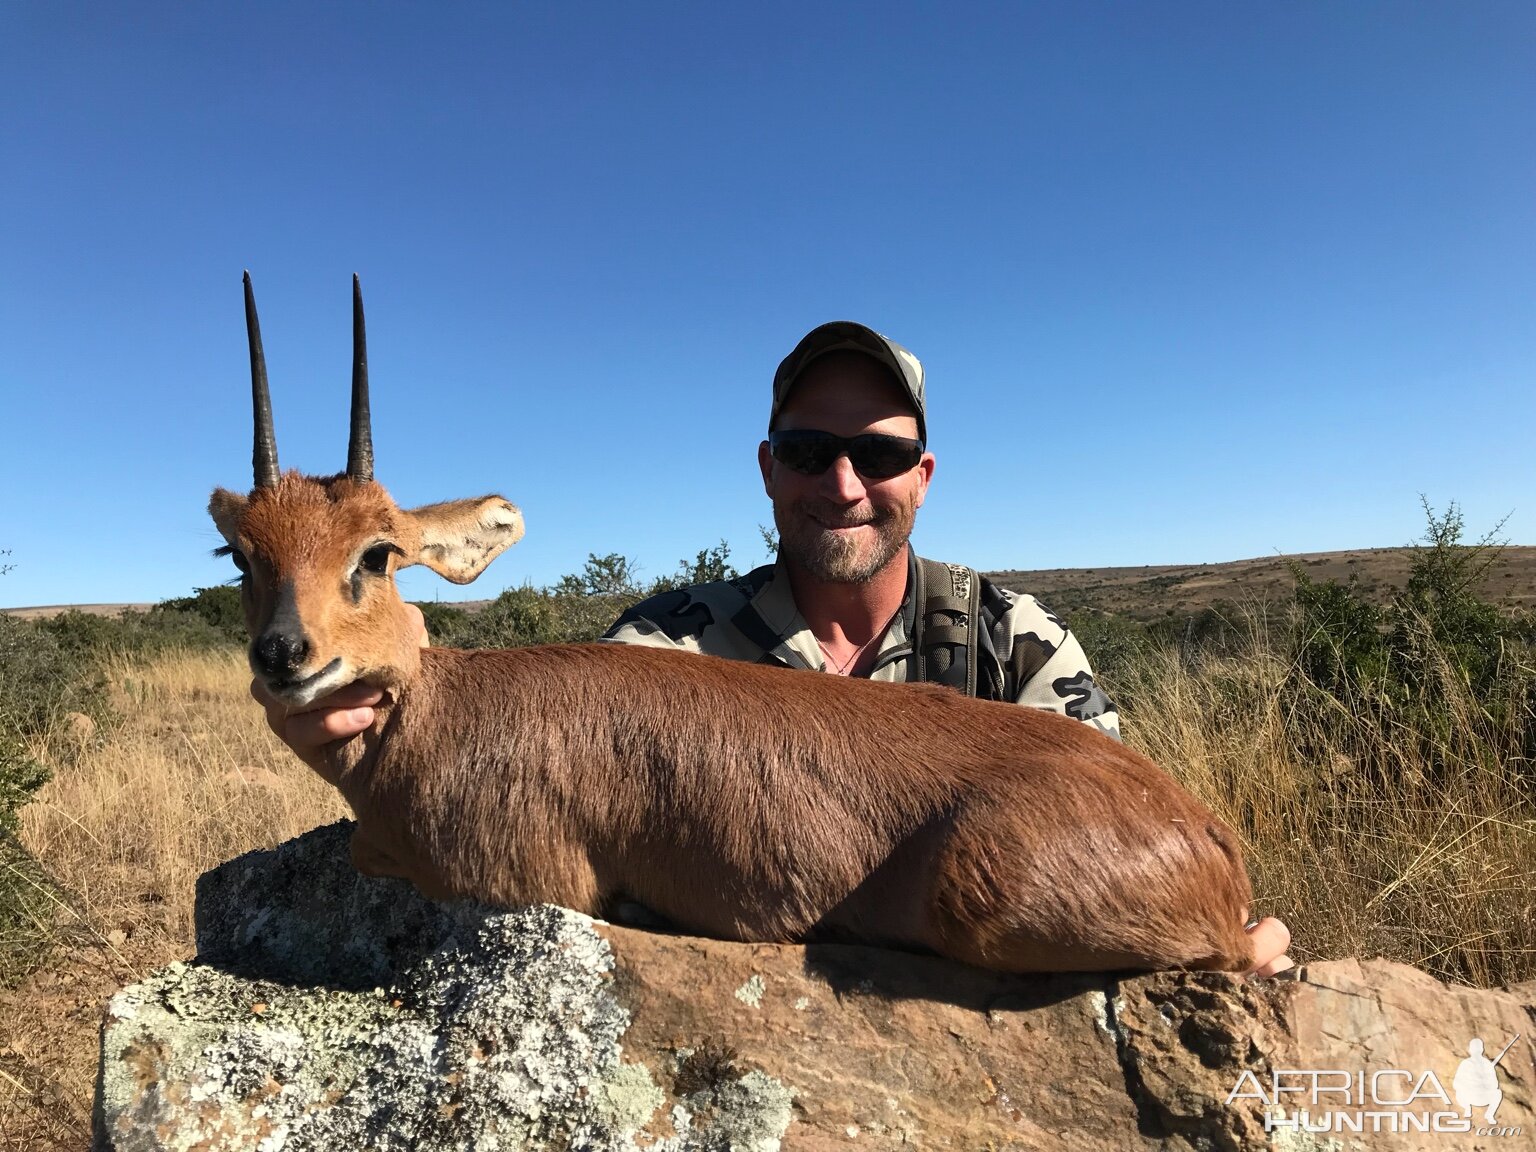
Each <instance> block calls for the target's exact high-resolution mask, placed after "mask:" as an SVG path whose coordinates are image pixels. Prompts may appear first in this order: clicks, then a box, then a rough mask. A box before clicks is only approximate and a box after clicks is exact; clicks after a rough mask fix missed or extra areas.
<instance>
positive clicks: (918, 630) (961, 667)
mask: <svg viewBox="0 0 1536 1152" xmlns="http://www.w3.org/2000/svg"><path fill="white" fill-rule="evenodd" d="M913 600H914V602H915V604H916V607H917V618H916V622H915V628H914V635H913V637H912V653H913V656H914V657H915V658H916V662H917V668H916V672H917V676H916V679H918V680H926V681H929V682H930V683H934V684H946V685H948V686H949V687H951V688H957V689H959V690H960V691H961V692H964V693H965V694H966V695H967V696H975V695H976V675H977V669H978V665H979V662H980V661H979V656H978V647H979V634H980V631H981V576H980V574H979V573H978V572H976V571H975V570H974V569H972V568H967V567H965V566H964V565H963V564H941V563H939V562H938V561H937V560H925V559H923V558H922V557H921V556H919V557H917V568H916V577H915V580H914V586H913Z"/></svg>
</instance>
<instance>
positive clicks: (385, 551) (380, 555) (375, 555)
mask: <svg viewBox="0 0 1536 1152" xmlns="http://www.w3.org/2000/svg"><path fill="white" fill-rule="evenodd" d="M394 550H395V549H394V546H393V545H390V544H375V545H374V546H373V547H372V548H370V549H368V551H366V552H364V553H363V558H362V560H361V561H360V562H359V564H358V567H359V568H361V569H362V570H363V571H364V572H371V573H373V574H374V575H375V576H383V575H385V574H386V573H387V572H388V571H389V554H390V553H391V552H393V551H394Z"/></svg>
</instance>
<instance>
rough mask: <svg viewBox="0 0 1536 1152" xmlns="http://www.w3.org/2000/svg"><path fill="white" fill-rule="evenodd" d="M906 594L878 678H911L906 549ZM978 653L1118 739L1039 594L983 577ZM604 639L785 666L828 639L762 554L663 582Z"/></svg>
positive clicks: (996, 674)
mask: <svg viewBox="0 0 1536 1152" xmlns="http://www.w3.org/2000/svg"><path fill="white" fill-rule="evenodd" d="M908 556H909V559H908V562H907V564H908V571H907V598H906V601H905V602H904V603H903V604H902V606H901V611H900V612H898V613H897V614H896V616H895V618H894V619H893V620H892V621H891V624H890V627H889V628H887V629H886V632H885V635H884V636H883V637H881V639H880V642H879V647H878V649H877V652H876V657H875V663H874V666H873V668H872V669H871V670H870V673H869V679H871V680H893V681H907V680H911V679H913V678H914V672H915V668H916V663H917V661H916V659H915V657H914V655H913V651H912V642H911V637H912V634H913V630H914V627H915V625H916V622H917V608H916V605H915V604H914V601H913V596H912V588H913V586H914V577H915V567H916V559H915V556H914V555H913V554H912V553H911V551H910V550H909V551H908ZM981 616H982V623H983V628H982V631H981V633H980V636H979V652H978V656H979V659H980V661H981V665H982V669H981V670H983V671H987V672H988V674H989V675H990V676H991V678H992V679H993V680H994V682H995V683H997V684H1000V685H1002V694H1003V698H1004V699H1008V700H1013V701H1015V702H1016V703H1019V704H1022V705H1024V706H1025V707H1028V708H1043V709H1045V710H1046V711H1048V712H1059V713H1061V714H1062V715H1063V716H1069V717H1071V718H1072V719H1074V720H1081V721H1083V722H1084V723H1086V724H1091V725H1092V726H1093V727H1095V728H1097V729H1098V730H1099V731H1101V732H1104V733H1106V734H1108V735H1110V736H1113V737H1115V738H1116V739H1119V737H1120V717H1119V715H1118V714H1117V713H1116V712H1115V705H1114V703H1113V702H1112V701H1111V700H1110V699H1109V697H1108V696H1106V695H1105V694H1104V691H1103V689H1101V688H1100V687H1099V686H1098V685H1097V684H1096V683H1095V682H1094V679H1093V671H1092V669H1090V668H1089V667H1088V657H1087V655H1086V654H1085V653H1084V652H1083V648H1082V645H1081V644H1079V643H1078V642H1077V637H1076V636H1074V635H1072V633H1071V632H1070V631H1069V630H1068V629H1067V626H1066V625H1065V624H1064V623H1062V621H1061V620H1060V619H1058V618H1057V617H1056V616H1054V615H1053V614H1052V613H1051V612H1050V610H1049V609H1047V608H1046V607H1045V606H1044V605H1042V604H1041V603H1040V602H1039V601H1038V600H1036V599H1035V598H1034V597H1033V596H1026V595H1022V594H1020V593H1015V592H1010V591H1008V590H1007V589H1006V588H999V587H997V586H996V585H995V584H993V583H992V582H991V581H989V580H985V579H984V580H982V588H981ZM603 639H604V640H607V641H612V642H615V643H621V644H647V645H650V646H652V647H655V648H681V649H683V650H684V651H688V652H703V653H706V654H708V655H711V656H723V657H725V658H726V659H728V660H749V661H752V662H754V663H757V664H777V665H780V666H782V667H786V668H805V669H810V670H812V671H817V672H824V671H826V663H825V660H824V659H823V656H822V652H821V646H820V645H819V644H818V643H817V642H816V637H815V636H814V635H813V634H812V632H811V630H810V627H809V626H808V625H807V624H806V622H805V620H804V619H803V618H802V617H801V615H800V611H799V609H798V608H796V607H795V601H794V597H793V595H792V593H791V591H790V586H789V579H788V577H786V576H785V575H784V574H783V573H782V572H781V571H780V570H779V568H778V567H777V566H776V565H773V564H765V565H764V566H763V567H761V568H755V569H753V570H752V571H751V572H748V573H747V574H746V575H745V576H739V577H737V578H736V579H735V580H717V581H715V582H714V583H710V584H695V585H693V586H692V587H690V588H679V589H676V590H674V591H671V592H662V593H660V594H658V595H656V596H652V597H650V598H649V599H647V600H643V601H641V602H640V603H639V604H636V605H635V606H634V607H633V608H631V609H630V610H629V611H627V612H625V613H624V615H622V616H620V617H619V619H618V620H617V621H616V622H615V623H614V625H613V627H611V628H609V629H608V631H607V632H606V633H605V634H604V636H603Z"/></svg>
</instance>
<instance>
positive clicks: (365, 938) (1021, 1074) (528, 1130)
mask: <svg viewBox="0 0 1536 1152" xmlns="http://www.w3.org/2000/svg"><path fill="white" fill-rule="evenodd" d="M345 835H346V828H345V826H335V827H333V828H330V829H320V830H317V831H316V832H314V833H310V834H309V835H307V836H305V837H302V838H301V839H300V840H297V841H293V842H290V843H289V844H286V845H283V846H281V847H280V848H278V849H276V850H274V851H273V852H270V853H252V854H250V855H248V856H246V857H242V858H241V859H240V860H237V861H231V862H230V863H229V864H226V865H224V866H222V867H221V868H220V869H217V870H215V871H214V872H212V873H209V874H208V875H206V876H204V878H203V880H202V882H200V884H199V901H198V945H199V951H200V956H199V963H197V964H195V965H192V966H187V965H173V966H171V967H170V968H168V969H164V970H162V971H161V972H159V973H156V974H155V975H154V976H152V977H150V978H149V979H148V980H146V981H145V982H143V983H142V984H139V985H136V986H135V987H134V988H130V989H128V990H126V991H124V992H123V993H120V994H119V996H118V997H116V998H114V1000H113V1002H112V1005H111V1007H110V1009H109V1013H108V1021H107V1026H106V1028H105V1029H104V1031H103V1059H102V1080H101V1088H100V1093H99V1103H98V1127H97V1145H96V1146H97V1147H98V1148H134V1149H139V1148H145V1149H151V1148H162V1147H201V1148H206V1149H209V1150H210V1152H212V1150H215V1149H222V1148H237V1147H250V1146H252V1145H253V1144H254V1143H255V1142H256V1141H257V1140H262V1141H266V1143H265V1144H264V1145H263V1147H266V1148H269V1149H270V1150H271V1152H278V1150H279V1149H283V1150H286V1152H301V1150H308V1149H321V1148H331V1147H353V1146H357V1147H362V1146H369V1147H372V1146H378V1147H399V1148H407V1147H408V1148H413V1149H419V1150H421V1152H430V1150H435V1149H438V1148H444V1149H446V1148H460V1147H473V1146H480V1144H482V1143H483V1142H484V1141H486V1140H487V1139H489V1138H490V1137H491V1135H492V1134H494V1135H495V1139H496V1140H498V1141H499V1144H498V1146H500V1147H505V1148H541V1149H542V1148H564V1147H570V1146H580V1147H585V1148H594V1149H595V1148H602V1149H631V1148H647V1149H651V1150H653V1152H665V1150H672V1152H686V1150H689V1149H698V1150H704V1149H716V1148H720V1149H724V1148H731V1149H752V1150H757V1152H774V1150H775V1149H780V1148H782V1149H784V1150H787V1152H799V1150H805V1152H823V1150H827V1149H832V1148H839V1149H842V1148H861V1147H862V1148H871V1149H892V1150H894V1149H912V1148H923V1149H930V1148H931V1149H967V1150H980V1149H990V1150H994V1152H1005V1150H1013V1152H1033V1150H1037V1149H1038V1150H1045V1149H1051V1150H1056V1149H1065V1150H1067V1152H1072V1150H1075V1149H1084V1150H1089V1149H1092V1150H1095V1152H1097V1150H1100V1149H1107V1150H1117V1149H1126V1150H1138V1152H1139V1150H1145V1149H1176V1150H1193V1149H1201V1150H1215V1152H1258V1150H1259V1149H1276V1148H1284V1149H1296V1150H1306V1152H1311V1150H1318V1152H1321V1150H1323V1149H1332V1148H1339V1149H1341V1150H1342V1149H1356V1148H1359V1149H1368V1150H1370V1152H1377V1150H1382V1152H1399V1150H1401V1152H1408V1150H1413V1149H1423V1150H1433V1152H1449V1150H1453V1149H1454V1150H1461V1149H1482V1150H1496V1152H1504V1150H1508V1152H1525V1150H1526V1149H1531V1148H1536V1047H1533V1045H1532V1043H1531V1039H1532V1036H1533V1033H1536V1003H1533V1000H1536V997H1532V995H1531V992H1532V991H1533V989H1532V988H1531V987H1530V986H1522V987H1519V988H1515V989H1506V990H1479V989H1473V988H1464V987H1457V986H1453V985H1447V984H1444V983H1441V982H1440V981H1438V980H1435V979H1433V978H1432V977H1430V976H1427V975H1425V974H1424V973H1422V972H1419V971H1417V970H1415V969H1413V968H1409V967H1406V966H1404V965H1400V964H1393V963H1389V962H1387V961H1382V960H1373V961H1364V962H1361V961H1356V960H1345V961H1338V962H1333V963H1326V964H1314V965H1310V966H1308V967H1306V968H1305V969H1303V970H1300V971H1299V972H1298V973H1297V974H1296V978H1292V979H1279V980H1271V981H1262V982H1251V981H1245V980H1242V979H1239V978H1236V977H1232V976H1228V975H1223V974H1215V973H1158V974H1153V975H1145V976H1135V977H1125V978H1117V977H1115V976H1114V975H1092V976H1059V977H1048V978H1040V977H1015V976H1004V975H1000V974H997V973H990V972H983V971H979V970H976V969H972V968H967V967H964V966H962V965H958V964H954V963H951V962H949V961H945V960H940V959H937V958H933V957H925V956H915V955H910V954H906V953H897V952H889V951H884V950H881V949H876V948H866V947H854V946H845V945H812V946H808V947H797V946H790V945H763V944H759V945H748V944H732V943H725V942H722V941H716V940H702V939H695V938H691V937H685V936H672V935H662V934H657V933H653V932H645V931H640V930H638V929H635V928H628V927H622V926H617V925H610V924H605V923H602V922H593V921H591V920H588V919H587V918H585V917H580V916H577V915H576V914H574V913H570V912H565V911H563V910H559V909H554V908H549V907H542V906H535V907H532V908H528V909H520V910H514V911H511V912H493V911H491V910H488V909H482V908H477V907H475V906H471V905H438V904H433V903H431V902H429V901H425V900H422V899H421V898H420V897H418V896H416V895H415V893H414V892H412V891H411V890H410V889H409V888H408V887H407V886H406V885H404V884H402V883H399V882H393V881H378V880H366V879H364V878H362V877H359V876H357V875H356V874H355V873H352V872H351V870H350V869H349V868H348V867H347V866H346V863H345ZM258 1008H259V1010H258ZM1474 1039H1476V1040H1480V1041H1482V1045H1483V1050H1484V1052H1485V1054H1486V1058H1487V1059H1493V1058H1494V1057H1498V1058H1499V1062H1498V1064H1497V1066H1496V1067H1495V1068H1494V1069H1493V1070H1492V1075H1491V1081H1492V1082H1493V1083H1496V1086H1497V1087H1498V1089H1500V1090H1501V1091H1502V1093H1503V1095H1502V1099H1501V1100H1500V1102H1499V1104H1498V1109H1497V1113H1496V1119H1495V1122H1494V1123H1492V1124H1489V1123H1487V1122H1486V1121H1485V1119H1484V1111H1485V1108H1486V1106H1487V1104H1488V1103H1489V1101H1485V1102H1484V1103H1483V1104H1480V1105H1478V1106H1477V1107H1476V1108H1475V1109H1472V1110H1471V1111H1470V1113H1464V1112H1463V1109H1462V1107H1461V1105H1460V1102H1459V1101H1458V1100H1457V1095H1458V1088H1457V1086H1456V1081H1457V1070H1458V1067H1459V1066H1460V1065H1461V1064H1462V1062H1463V1061H1464V1060H1467V1059H1468V1044H1469V1042H1470V1041H1472V1040H1474ZM1463 1086H1465V1085H1463ZM1309 1129H1310V1130H1309ZM359 1141H361V1143H359Z"/></svg>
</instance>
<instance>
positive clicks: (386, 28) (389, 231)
mask: <svg viewBox="0 0 1536 1152" xmlns="http://www.w3.org/2000/svg"><path fill="white" fill-rule="evenodd" d="M0 172H3V179H0V548H8V549H10V550H11V553H12V555H11V556H10V557H9V561H10V562H11V563H13V564H14V565H15V568H14V570H13V571H12V572H10V573H9V574H7V575H5V576H3V577H0V605H11V606H16V605H24V604H40V603H66V602H82V601H138V600H156V599H160V598H163V597H167V596H172V595H180V594H183V593H185V592H187V591H188V590H190V589H191V588H193V587H195V586H201V585H207V584H212V583H216V582H218V581H221V580H223V579H225V578H226V577H227V576H230V575H233V569H232V568H231V567H230V565H229V564H228V561H220V560H213V559H211V558H210V557H209V555H208V552H209V550H210V549H211V548H213V547H215V546H216V545H217V544H218V543H219V540H218V538H217V535H216V533H215V532H214V530H213V527H212V524H211V522H210V521H209V520H208V518H207V516H206V513H205V512H204V506H205V504H206V501H207V496H208V492H209V491H210V489H212V488H213V487H214V486H215V485H224V486H228V487H235V488H241V489H243V488H246V487H248V486H249V485H250V482H251V474H250V465H249V459H250V435H251V433H250V412H249V391H248V388H249V377H248V368H247V361H246V351H245V335H244V328H243V318H242V311H241V303H240V274H241V270H242V269H245V268H249V269H250V270H251V273H252V276H253V277H254V280H255V284H256V288H257V296H258V300H259V302H260V307H261V316H262V325H263V330H264V334H265V337H266V349H267V357H268V363H269V366H270V370H271V377H272V386H273V392H274V405H275V409H276V423H277V434H278V448H279V453H280V457H281V460H282V462H283V464H284V465H285V466H295V467H300V468H303V469H306V470H309V471H315V472H331V471H335V470H337V469H339V468H341V467H342V465H343V463H344V454H345V435H346V432H345V425H346V404H347V379H348V371H349V367H348V365H349V356H350V320H349V307H350V305H349V291H350V276H351V274H352V273H353V272H357V273H359V274H360V275H361V276H362V282H363V289H364V294H365V297H366V301H367V307H368V319H369V339H370V349H369V352H370V361H371V366H372V376H373V388H374V395H373V404H374V412H375V433H374V435H375V444H376V449H377V460H378V475H379V478H380V479H381V480H382V481H383V482H384V483H385V484H387V485H388V486H389V487H390V489H391V490H392V492H393V493H394V495H395V496H396V498H397V499H399V500H400V502H401V503H403V504H414V503H426V502H429V501H434V500H439V499H446V498H451V497H456V496H467V495H477V494H480V493H483V492H487V491H497V492H501V493H503V494H504V495H506V496H508V497H510V498H511V499H513V500H514V501H516V502H518V503H519V504H521V505H522V506H523V508H524V510H525V512H526V514H527V519H528V536H527V538H526V540H525V541H524V542H523V543H522V544H520V545H518V546H517V547H516V548H514V549H513V550H512V551H511V552H509V553H507V554H506V555H505V556H503V557H502V558H501V559H500V560H498V561H497V562H496V564H495V565H494V566H493V567H492V568H491V569H490V570H489V571H488V573H487V574H486V575H485V576H484V577H482V579H481V581H480V582H479V583H478V584H477V585H474V586H472V587H471V588H469V589H465V590H461V589H458V588H456V587H454V586H452V585H448V584H445V583H442V582H440V581H438V580H437V579H436V577H433V576H431V575H430V574H426V573H423V574H421V575H416V576H413V577H412V578H410V579H409V580H408V581H407V582H406V589H407V593H408V594H409V595H412V596H419V597H425V598H431V597H433V596H434V595H437V594H439V593H440V594H441V596H442V597H443V598H444V599H453V598H462V597H464V596H489V595H494V594H495V593H496V592H498V591H499V590H500V589H502V588H503V587H506V586H508V585H513V584H520V583H523V582H524V581H532V582H533V583H535V584H542V583H546V582H550V581H553V580H555V579H556V578H558V577H559V576H560V575H561V574H562V573H564V572H570V571H575V570H579V569H580V567H581V565H582V562H583V561H584V559H585V558H586V556H587V554H588V553H589V552H598V553H607V552H620V553H624V554H626V555H628V556H630V557H632V558H634V559H635V560H637V561H638V562H639V563H640V565H641V566H642V569H643V571H644V573H645V574H646V575H648V576H650V575H657V574H661V573H665V572H669V571H671V570H672V569H673V568H674V567H675V566H676V564H677V562H678V561H679V559H681V558H682V557H683V556H684V555H687V554H691V553H693V552H696V551H697V550H698V549H700V548H703V547H705V546H708V545H711V544H713V543H715V542H716V541H718V540H719V539H720V538H722V537H723V538H725V539H726V540H728V541H730V543H731V544H732V546H733V549H734V558H735V559H736V560H737V561H738V562H739V563H740V564H741V566H742V567H747V566H750V565H751V564H753V563H756V562H758V561H760V560H761V559H762V558H763V547H762V544H761V540H760V538H759V535H758V531H757V525H758V524H759V523H767V522H769V521H770V518H771V517H770V512H769V509H768V507H767V504H766V500H765V499H764V497H763V495H762V492H761V487H760V484H759V480H758V477H757V471H756V465H755V461H754V453H755V448H756V444H757V441H758V439H759V438H760V436H761V433H762V429H763V426H764V423H765V420H766V414H767V400H768V385H769V380H770V378H771V375H772V371H773V368H774V366H775V365H776V364H777V362H778V360H779V358H780V357H782V356H783V355H784V354H785V353H787V352H788V351H789V349H790V348H791V347H792V346H793V345H794V343H795V342H796V340H798V338H799V337H800V336H801V335H802V334H803V333H804V332H805V331H806V330H808V329H809V328H811V327H812V326H814V325H816V324H818V323H821V322H823V321H825V320H830V319H836V318H849V319H855V320H860V321H862V322H864V323H867V324H870V325H872V326H874V327H876V328H878V329H880V330H881V331H884V332H886V333H887V334H889V335H890V336H892V337H893V338H895V339H896V340H898V341H900V342H902V343H903V344H905V345H907V346H908V347H909V348H911V349H912V350H913V351H914V352H915V353H916V354H917V355H918V356H919V357H921V358H922V360H923V362H924V364H925V366H926V368H927V371H928V382H929V393H930V415H929V428H930V433H931V440H932V446H933V448H934V450H935V451H936V452H937V454H938V459H939V468H938V475H937V477H936V480H935V488H934V489H933V491H932V494H931V497H930V500H929V502H928V505H927V507H926V508H925V509H924V510H923V513H922V514H921V516H920V518H919V521H918V533H917V536H916V541H917V544H918V546H919V549H920V550H921V551H923V552H924V553H925V554H927V555H932V556H936V557H939V558H942V559H951V560H961V561H966V562H969V563H971V564H973V565H976V566H978V567H981V568H1001V567H1018V568H1038V567H1063V566H1080V565H1084V566H1101V565H1117V564H1156V563H1182V562H1202V561H1220V560H1230V559H1238V558H1243V557H1248V556H1256V555H1267V554H1272V553H1275V552H1277V551H1279V552H1294V551H1317V550H1329V549H1340V548H1349V547H1364V546H1383V545H1397V544H1402V543H1405V542H1407V541H1408V540H1410V539H1412V538H1413V537H1415V536H1417V535H1418V533H1419V531H1420V529H1421V527H1422V514H1421V512H1420V510H1419V507H1418V500H1419V494H1420V493H1423V494H1424V495H1426V496H1427V497H1428V498H1429V499H1430V500H1431V501H1432V502H1434V503H1435V504H1436V505H1443V504H1444V503H1445V502H1446V501H1449V500H1452V499H1454V500H1458V501H1460V503H1461V504H1462V506H1463V508H1464V510H1465V512H1466V513H1467V517H1468V523H1469V527H1471V528H1474V529H1483V528H1487V527H1488V526H1490V525H1491V524H1492V523H1494V522H1495V521H1497V520H1498V519H1499V518H1500V517H1502V516H1504V515H1505V514H1506V513H1509V514H1511V515H1510V518H1509V521H1508V523H1507V526H1506V530H1505V531H1506V534H1507V535H1509V536H1510V537H1512V538H1513V539H1514V540H1515V541H1516V542H1517V543H1531V542H1536V470H1533V464H1532V457H1533V455H1536V453H1533V452H1532V448H1531V442H1532V430H1533V428H1536V380H1533V376H1536V6H1533V5H1531V4H1530V3H1528V2H1526V0H1520V2H1516V3H1464V4H1453V3H1444V4H1436V5H1425V4H1416V3H1400V2H1393V3H1383V4H1361V3H1347V4H1338V3H1317V4H1303V3H1296V4H1283V5H1281V4H1263V5H1260V4H1246V3H1240V4H1229V3H1210V4H1155V5H1147V4H1129V3H1125V4H1111V5H1091V4H1081V3H1063V4H1026V3H999V4H984V5H976V4H943V5H940V4H931V5H926V4H925V5H910V4H899V3H898V4H891V3H882V4H859V5H847V4H814V5H812V4H807V5H800V4H771V5H769V4H753V5H747V4H721V3H692V4H690V3H668V4H633V3H622V4H621V3H613V4H585V5H563V4H518V5H512V4H472V3H460V4H453V5H438V4H426V3H422V4H399V3H369V4H355V3H337V4H259V5H239V6H236V5H224V4H205V5H189V4H177V5H171V4H117V5H100V4H80V3H47V4H45V3H41V2H38V3H17V4H7V5H5V6H4V7H3V8H0ZM417 571H418V572H420V571H421V570H417Z"/></svg>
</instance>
